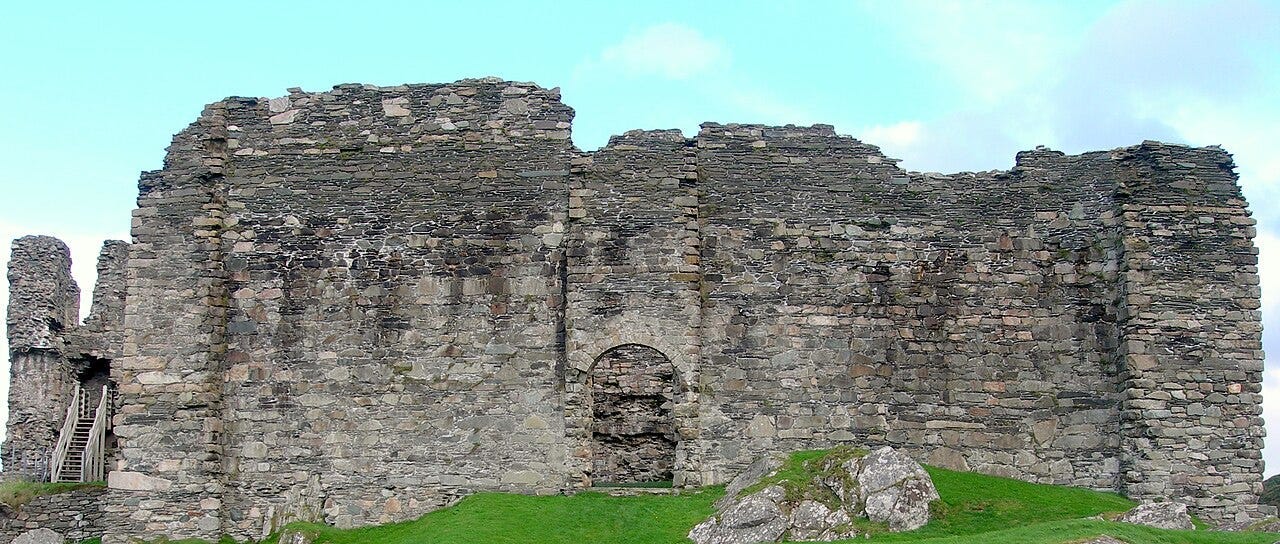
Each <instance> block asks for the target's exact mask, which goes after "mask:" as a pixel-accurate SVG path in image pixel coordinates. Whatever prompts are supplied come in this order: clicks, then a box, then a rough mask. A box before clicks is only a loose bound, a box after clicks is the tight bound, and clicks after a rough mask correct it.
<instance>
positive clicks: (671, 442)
mask: <svg viewBox="0 0 1280 544" xmlns="http://www.w3.org/2000/svg"><path fill="white" fill-rule="evenodd" d="M587 388H588V391H589V398H590V399H591V409H590V413H591V423H590V425H589V430H590V438H589V447H590V450H591V480H592V482H593V483H594V484H596V485H601V484H613V483H637V482H651V481H669V480H672V477H673V473H674V470H675V465H676V446H677V442H678V438H677V428H676V420H675V405H676V402H677V396H676V395H677V391H676V368H675V366H674V365H673V364H672V363H671V360H670V359H668V358H667V357H666V355H663V354H662V352H660V351H658V350H656V349H654V348H651V347H649V346H645V345H642V344H623V345H620V346H616V347H613V348H610V349H609V350H607V351H605V352H604V353H602V354H600V356H599V357H597V358H596V361H595V363H594V364H593V365H592V367H591V370H590V373H589V375H588V379H587Z"/></svg>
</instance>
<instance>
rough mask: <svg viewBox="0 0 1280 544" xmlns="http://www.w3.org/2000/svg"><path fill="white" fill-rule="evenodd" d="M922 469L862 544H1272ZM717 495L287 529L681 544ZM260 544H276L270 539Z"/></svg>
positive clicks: (424, 541)
mask: <svg viewBox="0 0 1280 544" xmlns="http://www.w3.org/2000/svg"><path fill="white" fill-rule="evenodd" d="M822 455H823V453H822V452H799V453H797V454H795V455H793V456H792V458H791V460H790V462H789V463H788V464H787V466H785V467H784V468H783V469H782V473H786V474H791V475H797V476H798V475H803V474H806V473H807V472H806V471H809V470H810V469H812V468H813V465H812V464H811V463H818V462H820V461H821V459H820V458H821V456H822ZM926 469H927V470H928V471H929V474H930V475H931V476H932V477H933V481H934V484H935V485H936V486H937V488H938V493H939V495H941V497H942V499H941V500H940V501H938V502H936V503H934V505H933V506H934V510H935V516H934V520H933V521H932V522H930V523H929V524H928V525H926V526H925V527H923V528H921V529H919V530H916V531H912V532H909V533H888V534H878V535H875V536H874V537H872V538H871V539H870V541H871V542H886V543H899V542H912V543H918V544H960V543H966V544H967V543H984V544H985V543H993V544H1066V543H1077V542H1082V541H1085V540H1088V539H1090V538H1092V537H1096V536H1098V535H1102V534H1106V535H1110V536H1113V537H1116V538H1119V539H1121V540H1124V541H1126V542H1128V543H1130V544H1271V543H1273V542H1276V541H1277V539H1278V538H1280V535H1277V534H1266V533H1221V532H1214V531H1166V530H1160V529H1153V528H1150V527H1141V526H1137V525H1130V524H1125V523H1116V522H1111V521H1104V520H1101V519H1086V518H1091V517H1094V516H1099V515H1105V514H1113V513H1119V512H1123V511H1125V510H1128V509H1129V508H1132V507H1133V506H1134V503H1133V501H1130V500H1128V499H1126V498H1124V497H1121V496H1119V495H1116V494H1113V493H1100V492H1096V491H1089V490H1085V489H1076V488H1069V487H1059V486H1051V485H1040V484H1031V483H1027V482H1022V481H1018V480H1011V479H1008V478H997V477H992V476H983V475H980V474H973V473H967V472H956V471H952V470H945V469H940V468H933V467H926ZM723 493H724V490H723V489H722V488H718V487H717V488H708V489H705V490H702V491H699V492H695V493H685V494H681V495H671V496H638V497H610V496H607V495H603V494H599V493H580V494H578V495H574V496H568V497H566V496H546V497H530V496H524V495H510V494H503V493H480V494H476V495H473V496H471V497H468V498H466V499H464V500H463V501H461V502H459V503H458V504H457V505H455V506H453V507H451V508H446V509H444V510H439V511H436V512H432V513H430V514H427V515H425V516H423V517H421V518H419V519H417V520H414V521H408V522H404V523H396V524H391V525H383V526H378V527H366V528H361V529H348V530H340V529H334V528H331V527H326V526H322V525H314V524H293V525H290V528H294V529H301V530H303V531H306V532H308V533H311V534H312V535H314V536H315V537H316V540H315V542H316V543H317V544H367V543H368V544H372V543H377V544H505V543H510V544H517V543H518V544H579V543H599V544H612V543H618V544H677V543H679V544H685V543H688V542H689V541H688V540H687V539H685V535H686V534H687V533H688V532H689V529H690V528H691V527H693V525H695V524H696V523H698V522H699V521H701V520H703V519H705V518H706V517H707V516H709V515H711V513H712V506H711V505H712V503H713V502H714V501H715V500H716V499H717V498H719V497H720V496H721V495H722V494H723ZM845 542H849V543H853V542H867V540H866V539H863V538H857V539H853V540H848V541H845ZM267 543H268V544H275V539H274V538H273V539H270V540H268V541H267Z"/></svg>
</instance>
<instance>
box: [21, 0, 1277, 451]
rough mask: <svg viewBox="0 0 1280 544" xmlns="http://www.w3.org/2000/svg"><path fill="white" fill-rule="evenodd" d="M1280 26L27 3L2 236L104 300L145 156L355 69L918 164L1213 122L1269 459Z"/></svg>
mask: <svg viewBox="0 0 1280 544" xmlns="http://www.w3.org/2000/svg"><path fill="white" fill-rule="evenodd" d="M1278 28H1280V2H1277V1H1274V0H1272V1H1245V0H1239V1H1233V0H1226V1H1218V2H1153V1H1144V0H1139V1H1076V2H1062V3H1035V2H979V1H975V2H950V1H943V0H939V1H929V2H924V1H920V2H821V1H803V2H802V1H779V0H775V1H771V2H751V1H744V2H725V1H721V2H717V1H700V2H689V1H687V0H686V1H682V2H651V1H647V2H625V3H624V2H618V3H608V2H598V1H596V2H585V1H584V2H568V1H561V2H546V3H533V2H528V3H524V2H484V3H464V2H439V3H427V2H404V3H377V4H376V5H375V4H374V3H360V2H349V1H348V2H324V1H309V2H306V3H296V2H290V3H266V2H262V3H259V2H202V3H196V2H154V3H150V2H133V3H128V4H124V5H118V3H106V2H83V3H76V2H71V3H68V2H43V3H40V2H11V3H9V4H8V5H6V6H4V7H0V83H2V84H0V165H3V168H0V195H3V196H0V239H2V240H5V241H7V240H9V239H11V238H14V237H16V236H20V235H22V234H29V233H32V234H35V233H39V234H52V235H56V236H59V237H61V238H63V239H64V240H66V241H67V242H68V243H69V244H70V245H71V246H72V250H73V253H74V258H75V268H74V270H75V273H76V277H77V280H78V281H79V282H80V283H81V287H82V289H83V290H84V292H85V296H86V303H85V304H86V306H87V296H88V294H89V291H90V290H91V286H92V281H93V264H94V259H95V257H96V253H97V248H98V246H99V245H100V244H101V241H102V240H103V239H105V238H119V239H128V228H129V213H130V210H131V209H132V208H133V205H134V198H135V196H136V181H137V176H138V172H139V171H141V170H148V169H154V168H158V167H159V166H160V164H161V161H162V159H163V156H164V151H163V150H164V148H165V146H166V145H168V143H169V139H170V137H171V136H172V134H174V133H175V132H177V131H178V130H180V129H181V128H182V127H184V126H185V125H186V124H188V123H190V122H191V121H193V120H194V119H195V118H196V116H197V115H198V114H199V113H200V109H201V107H202V106H203V105H204V104H206V103H209V102H213V101H216V100H219V99H221V98H223V97H225V96H232V95H239V96H265V97H272V96H280V95H283V94H285V89H287V88H288V87H302V88H304V89H306V90H311V91H320V90H326V89H328V88H330V87H331V86H333V85H335V84H339V83H347V82H360V83H375V84H383V85H394V84H400V83H413V82H448V81H453V80H456V79H460V78H464V77H482V76H489V75H496V76H500V77H504V78H507V79H514V80H522V81H535V82H537V83H540V84H542V85H544V86H548V87H552V86H558V87H560V88H561V89H562V91H563V95H564V100H565V102H566V103H567V104H569V105H570V106H572V107H574V108H575V109H576V110H577V118H576V120H575V122H574V142H575V143H576V144H577V145H578V146H579V147H581V148H583V149H595V148H597V147H599V146H601V145H603V144H604V142H605V141H606V140H607V139H608V136H609V135H610V134H618V133H621V132H624V131H626V130H629V129H634V128H680V129H682V130H684V131H685V133H686V135H692V134H693V133H695V132H696V130H697V125H698V124H699V123H701V122H703V121H718V122H760V123H771V124H785V123H796V124H809V123H818V122H820V123H828V124H833V125H835V126H836V129H837V131H839V132H842V133H845V134H852V135H854V136H857V137H859V138H861V139H863V140H865V141H867V142H870V143H873V144H876V145H880V146H881V147H882V148H884V150H885V151H886V153H887V154H888V155H890V156H892V157H897V158H901V159H903V163H902V166H903V167H905V168H907V169H911V170H925V171H943V172H948V171H959V170H989V169H1006V168H1009V167H1010V166H1012V164H1013V156H1014V154H1015V153H1016V152H1017V151H1019V150H1023V149H1030V148H1033V147H1035V146H1036V145H1047V146H1049V147H1052V148H1055V149H1061V150H1064V151H1067V152H1081V151H1088V150H1095V149H1109V148H1113V147H1119V146H1125V145H1132V144H1136V143H1138V142H1141V141H1142V140H1144V139H1158V140H1164V141H1173V142H1181V143H1188V144H1193V145H1211V144H1220V145H1222V146H1224V147H1225V148H1226V149H1227V150H1229V151H1231V152H1232V153H1234V154H1235V157H1236V163H1237V165H1238V170H1237V171H1238V172H1239V174H1240V178H1241V184H1242V185H1243V186H1244V189H1245V192H1246V195H1247V196H1248V198H1249V200H1250V202H1251V206H1252V210H1253V213H1254V215H1255V217H1257V218H1258V220H1259V228H1258V244H1259V246H1260V248H1261V250H1262V265H1261V267H1260V268H1261V274H1262V276H1263V309H1264V322H1265V323H1267V324H1271V325H1270V327H1269V329H1268V332H1267V333H1266V336H1265V342H1264V343H1265V347H1267V348H1268V349H1267V351H1268V353H1269V354H1275V355H1271V356H1270V357H1269V361H1268V363H1267V369H1268V370H1267V381H1266V387H1265V394H1267V398H1268V399H1269V400H1268V401H1267V416H1268V421H1269V422H1272V423H1270V424H1269V425H1268V427H1269V428H1270V430H1271V431H1270V434H1271V435H1272V437H1274V438H1273V440H1271V441H1269V442H1270V443H1275V444H1276V445H1275V446H1270V447H1268V449H1267V451H1266V457H1267V459H1268V470H1267V472H1268V474H1271V473H1275V472H1277V471H1280V358H1277V356H1280V332H1278V331H1280V325H1274V324H1276V323H1280V321H1278V320H1280V297H1277V296H1275V295H1274V294H1273V293H1280V153H1276V152H1275V151H1273V147H1274V146H1277V145H1280V128H1278V127H1280V31H1277V30H1276V29H1278ZM4 259H5V260H6V261H7V252H6V255H5V257H4ZM5 289H7V285H5V284H4V282H0V299H3V300H5V301H7V291H6V290H5ZM87 309H88V308H87V307H86V308H84V309H83V311H86V312H87ZM6 352H7V350H6ZM2 376H4V377H6V378H7V376H8V372H7V371H5V372H3V373H2ZM4 385H7V381H6V382H5V383H0V386H4ZM0 393H4V392H3V391H0ZM4 394H5V395H7V393H4ZM3 415H5V414H0V416H3Z"/></svg>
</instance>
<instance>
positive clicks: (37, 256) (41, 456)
mask: <svg viewBox="0 0 1280 544" xmlns="http://www.w3.org/2000/svg"><path fill="white" fill-rule="evenodd" d="M8 280H9V308H8V317H7V318H6V325H7V332H8V335H9V336H8V338H9V421H8V424H7V425H8V426H7V433H6V434H5V443H4V470H5V474H6V475H7V476H8V477H11V478H12V477H17V478H23V479H28V480H35V481H48V479H49V474H50V467H49V459H50V456H51V455H52V454H53V449H54V446H56V445H57V442H58V431H59V429H61V428H62V423H63V420H64V419H65V415H66V410H67V403H68V402H69V401H70V398H71V397H70V392H71V388H72V386H73V384H74V380H75V377H74V376H73V375H72V370H71V367H70V365H69V364H68V363H67V359H66V351H67V350H66V349H65V344H64V341H63V336H64V334H66V333H67V332H68V331H69V330H70V329H72V328H73V327H75V326H76V325H77V324H78V323H79V317H80V316H79V312H80V289H79V287H77V286H76V282H75V280H73V279H72V278H71V253H70V251H69V250H68V249H67V246H66V244H63V243H62V241H60V240H58V239H56V238H51V237H48V236H24V237H22V238H18V239H17V240H14V241H13V246H12V253H11V258H10V260H9V278H8Z"/></svg>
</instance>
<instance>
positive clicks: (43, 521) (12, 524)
mask: <svg viewBox="0 0 1280 544" xmlns="http://www.w3.org/2000/svg"><path fill="white" fill-rule="evenodd" d="M105 493H106V489H104V488H101V487H87V488H82V489H76V490H73V491H67V492H63V493H55V494H52V495H39V496H36V497H33V498H32V499H31V500H30V501H28V502H27V503H26V504H23V505H21V506H18V507H16V508H11V507H9V506H8V505H0V542H11V541H13V540H14V539H15V538H17V537H19V536H20V535H22V534H23V533H26V532H28V531H33V530H36V529H46V530H53V531H56V532H57V533H58V534H59V535H62V536H63V537H65V539H66V540H67V541H70V542H80V541H83V540H88V539H90V538H94V537H99V536H102V533H103V532H104V529H105V526H104V525H103V519H102V497H103V495H104V494H105ZM58 542H63V540H61V539H59V540H58Z"/></svg>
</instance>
